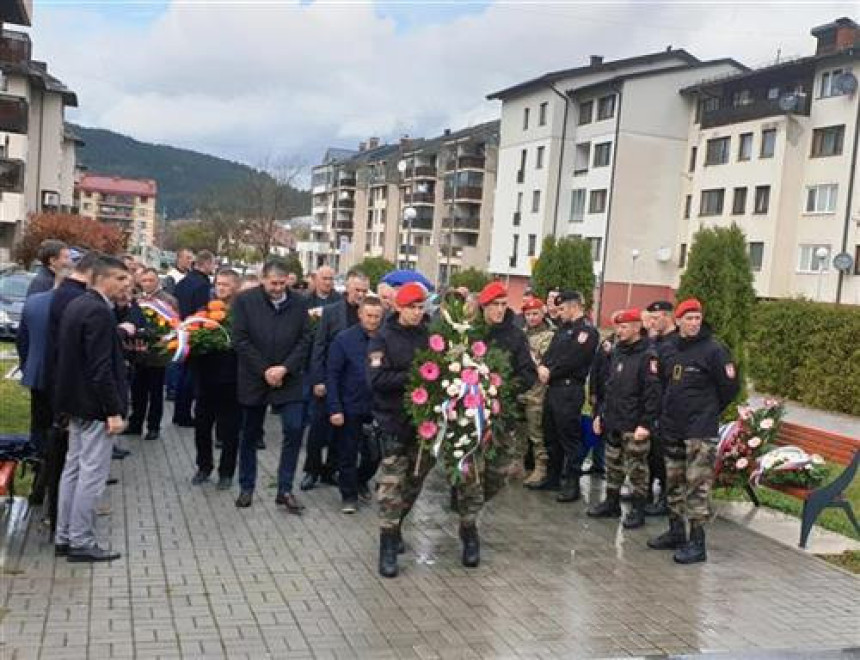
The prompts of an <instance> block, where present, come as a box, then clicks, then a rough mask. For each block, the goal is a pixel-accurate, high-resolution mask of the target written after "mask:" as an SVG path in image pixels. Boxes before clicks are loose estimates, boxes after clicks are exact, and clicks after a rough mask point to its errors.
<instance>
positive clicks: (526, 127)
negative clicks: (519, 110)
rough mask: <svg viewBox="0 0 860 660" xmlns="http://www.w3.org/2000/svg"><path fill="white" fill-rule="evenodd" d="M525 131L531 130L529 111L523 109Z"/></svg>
mask: <svg viewBox="0 0 860 660" xmlns="http://www.w3.org/2000/svg"><path fill="white" fill-rule="evenodd" d="M523 130H524V131H527V130H529V109H528V108H523Z"/></svg>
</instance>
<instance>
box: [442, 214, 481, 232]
mask: <svg viewBox="0 0 860 660" xmlns="http://www.w3.org/2000/svg"><path fill="white" fill-rule="evenodd" d="M448 223H450V220H449V221H448ZM446 226H447V225H446ZM454 231H481V218H456V217H455V218H454Z"/></svg>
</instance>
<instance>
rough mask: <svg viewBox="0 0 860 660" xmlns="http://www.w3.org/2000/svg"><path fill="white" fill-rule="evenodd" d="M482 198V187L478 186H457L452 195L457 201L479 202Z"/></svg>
mask: <svg viewBox="0 0 860 660" xmlns="http://www.w3.org/2000/svg"><path fill="white" fill-rule="evenodd" d="M483 198H484V189H483V188H479V187H478V186H458V187H457V191H456V193H455V196H454V201H457V202H476V203H478V204H480V202H481V200H482V199H483Z"/></svg>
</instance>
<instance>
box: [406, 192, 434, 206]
mask: <svg viewBox="0 0 860 660" xmlns="http://www.w3.org/2000/svg"><path fill="white" fill-rule="evenodd" d="M411 201H412V202H413V203H415V204H434V203H435V202H436V193H431V192H423V193H415V194H414V195H412V197H411Z"/></svg>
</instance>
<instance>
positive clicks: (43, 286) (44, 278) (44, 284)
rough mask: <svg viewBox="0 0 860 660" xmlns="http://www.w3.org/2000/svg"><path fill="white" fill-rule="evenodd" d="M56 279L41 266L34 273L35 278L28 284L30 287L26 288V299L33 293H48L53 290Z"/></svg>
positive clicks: (46, 268)
mask: <svg viewBox="0 0 860 660" xmlns="http://www.w3.org/2000/svg"><path fill="white" fill-rule="evenodd" d="M56 279H57V276H56V275H55V274H54V271H52V270H51V269H50V268H48V267H47V266H45V265H44V264H41V265H40V266H39V269H38V271H36V277H34V278H33V280H32V281H31V282H30V286H28V287H27V297H28V298H29V297H30V296H32V295H33V294H34V293H44V292H45V291H50V290H51V289H53V288H54V282H55V281H56Z"/></svg>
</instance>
